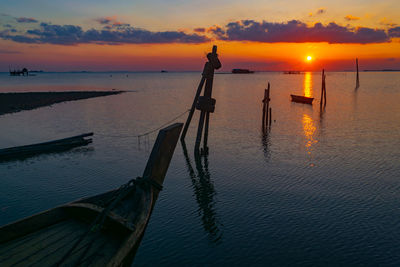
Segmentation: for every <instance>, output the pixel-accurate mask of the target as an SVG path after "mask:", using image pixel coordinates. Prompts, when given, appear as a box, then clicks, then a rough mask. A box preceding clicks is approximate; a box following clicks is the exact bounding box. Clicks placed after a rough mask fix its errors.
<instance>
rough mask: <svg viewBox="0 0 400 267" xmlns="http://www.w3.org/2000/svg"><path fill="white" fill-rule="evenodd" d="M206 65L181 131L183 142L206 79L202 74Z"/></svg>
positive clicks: (205, 65)
mask: <svg viewBox="0 0 400 267" xmlns="http://www.w3.org/2000/svg"><path fill="white" fill-rule="evenodd" d="M207 64H208V62H206V64H204V69H203V77H202V78H201V81H200V83H199V86H198V87H197V91H196V95H195V97H194V100H193V104H192V107H191V108H190V112H189V116H188V118H187V120H186V123H185V127H184V128H183V131H182V135H181V140H182V141H184V140H185V136H186V132H187V130H188V128H189V125H190V122H191V121H192V117H193V113H194V110H195V108H196V103H197V100H198V99H199V96H200V93H201V90H202V89H203V85H204V82H205V81H206V77H205V76H204V73H205V70H206V69H207Z"/></svg>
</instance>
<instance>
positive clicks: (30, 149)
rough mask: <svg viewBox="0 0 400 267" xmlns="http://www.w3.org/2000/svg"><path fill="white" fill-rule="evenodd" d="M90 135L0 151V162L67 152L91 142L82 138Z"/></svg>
mask: <svg viewBox="0 0 400 267" xmlns="http://www.w3.org/2000/svg"><path fill="white" fill-rule="evenodd" d="M92 135H93V133H86V134H81V135H77V136H73V137H68V138H64V139H59V140H54V141H49V142H44V143H39V144H33V145H26V146H18V147H10V148H4V149H0V161H4V160H11V159H14V158H19V157H24V156H29V155H35V154H41V153H48V152H53V151H62V150H68V149H70V148H73V147H77V146H84V145H87V144H90V143H91V142H92V139H84V138H85V137H88V136H92Z"/></svg>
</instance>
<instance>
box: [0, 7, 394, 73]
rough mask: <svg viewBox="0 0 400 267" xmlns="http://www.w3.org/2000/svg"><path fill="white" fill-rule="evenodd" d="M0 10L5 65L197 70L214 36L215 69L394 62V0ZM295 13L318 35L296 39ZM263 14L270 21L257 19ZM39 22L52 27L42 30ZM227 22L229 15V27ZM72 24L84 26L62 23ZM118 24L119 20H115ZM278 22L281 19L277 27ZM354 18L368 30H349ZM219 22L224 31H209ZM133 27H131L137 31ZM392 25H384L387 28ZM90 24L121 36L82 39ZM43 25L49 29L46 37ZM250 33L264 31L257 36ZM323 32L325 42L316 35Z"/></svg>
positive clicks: (1, 66)
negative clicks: (308, 58)
mask: <svg viewBox="0 0 400 267" xmlns="http://www.w3.org/2000/svg"><path fill="white" fill-rule="evenodd" d="M210 5H211V6H212V7H213V8H210ZM2 12H4V13H0V71H7V70H8V68H9V66H11V67H12V68H22V67H27V68H28V69H43V70H45V71H71V70H74V71H80V70H87V71H113V70H114V71H120V70H126V71H159V70H161V69H167V70H171V71H173V70H176V71H192V70H195V71H200V70H201V69H202V67H203V64H204V60H205V55H206V53H207V52H209V51H210V49H211V47H212V45H214V44H216V45H218V53H219V55H220V58H221V61H222V64H223V68H222V70H223V71H229V70H231V69H232V68H249V69H252V70H266V71H273V70H276V71H280V70H310V71H313V70H321V69H322V68H325V69H327V70H352V69H353V68H354V59H355V58H356V57H358V58H359V59H360V68H361V69H383V68H386V69H389V68H391V69H400V26H399V25H400V21H399V20H398V14H399V12H400V3H399V2H398V0H386V1H384V2H382V1H378V0H367V1H364V2H363V4H357V3H349V2H348V1H345V0H337V1H335V2H334V3H328V2H326V3H324V4H323V5H322V4H321V1H317V0H305V1H303V2H302V3H299V2H298V1H293V0H285V1H279V2H269V3H266V2H265V1H262V0H248V1H247V2H246V4H244V2H243V1H239V0H230V1H227V0H221V1H219V2H215V1H211V0H205V1H204V3H203V2H202V4H201V5H200V4H199V3H198V2H195V1H190V0H188V1H185V2H182V1H178V0H171V2H169V3H168V4H167V3H165V1H161V0H151V1H144V0H143V1H142V0H138V1H136V2H135V3H133V2H127V1H120V0H116V1H115V2H113V3H112V4H111V3H110V2H108V1H105V0H98V4H97V5H96V7H93V6H92V5H89V4H88V3H74V4H72V3H70V2H68V1H66V2H63V3H60V4H59V6H58V8H55V7H54V4H53V2H52V1H50V0H37V1H36V2H35V4H33V3H32V2H30V1H27V0H20V1H18V2H10V4H9V5H7V6H6V5H5V6H4V10H2ZM246 20H249V21H251V23H253V24H254V25H255V26H254V28H246V27H247V25H246V24H245V23H246V22H245V21H246ZM294 20H296V21H297V23H298V24H299V25H300V27H297V28H298V29H299V30H303V31H305V33H306V34H308V35H307V36H310V37H312V38H314V39H316V40H314V42H312V40H311V39H310V40H308V39H305V40H303V39H301V36H302V35H301V34H298V33H296V31H291V30H292V29H291V28H290V27H287V26H288V24H290V21H294ZM264 22H265V23H267V24H268V26H262V24H263V23H264ZM42 23H44V24H45V25H53V26H55V27H59V29H57V28H50V29H48V30H46V29H45V27H46V26H43V25H42ZM230 23H231V24H232V23H237V25H235V26H234V27H231V28H229V27H230V26H229V25H230ZM317 23H321V24H320V25H321V26H320V28H321V27H322V30H320V29H318V27H316V25H318V24H317ZM329 23H334V25H333V26H334V27H336V28H338V29H336V28H335V29H334V30H331V31H329V32H328V33H327V32H326V31H327V30H329V26H328V25H329ZM275 24H276V25H275ZM301 24H302V25H303V26H302V25H301ZM71 25H72V26H73V27H79V29H78V30H79V31H82V32H81V33H76V32H75V31H76V28H73V29H70V28H67V27H69V26H71ZM119 25H126V26H125V28H117V27H119ZM238 25H239V26H240V27H242V28H241V29H240V30H237V29H236V28H235V27H237V26H238ZM304 25H306V26H304ZM107 27H108V28H107ZM257 27H258V28H257ZM260 27H261V30H260V29H259V28H260ZM262 27H265V28H262ZM279 27H287V28H286V29H284V30H282V32H279V31H280V28H279ZM360 27H361V28H365V29H367V30H368V31H369V32H368V31H367V33H362V32H361V34H360V36H355V37H354V36H352V34H354V33H357V31H358V30H359V29H361V28H360ZM217 28H220V29H221V30H222V31H224V32H223V33H221V34H219V33H217V32H211V31H210V29H214V30H215V29H217ZM297 28H296V29H297ZM138 29H139V32H135V31H137V30H138ZM195 29H200V31H195ZM201 29H203V30H202V31H201ZM391 29H392V30H393V34H392V35H390V34H389V32H390V30H391ZM91 30H94V31H95V33H96V34H98V35H100V33H101V31H106V32H107V33H111V34H112V33H118V34H120V35H117V36H116V37H115V38H120V39H121V38H122V40H118V41H117V43H118V44H115V45H110V44H109V43H110V42H112V41H113V39H112V38H113V37H107V35H104V36H103V35H102V36H100V37H98V36H97V37H95V38H97V39H90V38H94V37H93V34H91V35H90V34H89V33H90V31H91ZM140 30H143V31H144V36H145V37H144V39H143V40H139V41H138V40H136V39H135V38H136V36H141V34H143V32H140ZM228 30H231V32H229V31H228ZM132 31H133V32H134V33H133V34H132V33H131V32H132ZM336 31H338V32H340V31H342V32H341V35H340V34H339V35H338V37H337V38H336V37H335V36H333V37H332V35H335V33H336ZM379 31H380V32H379ZM159 33H161V34H160V35H157V34H159ZM181 33H183V35H185V36H184V37H185V38H186V37H193V36H194V35H195V37H196V38H197V37H199V38H200V37H204V38H206V39H207V40H206V41H198V42H197V41H187V40H186V41H185V40H183V41H182V39H174V38H175V37H173V36H174V34H175V35H176V34H178V35H179V34H181ZM377 33H381V34H383V35H385V36H387V39H382V37H379V36H378V35H379V34H378V35H377ZM51 34H55V35H56V36H55V37H54V36H53V37H52V36H50V37H49V35H51ZM257 34H259V35H263V34H265V36H264V37H262V38H261V37H260V39H257V38H258V36H257ZM268 34H270V35H268ZM296 34H297V35H296ZM349 35H350V37H349ZM375 35H376V36H378V39H376V38H375V37H376V36H375ZM126 36H128V37H127V39H126V40H124V38H126ZM17 37H18V38H17ZM331 37H332V38H333V41H332V42H331V41H330V42H331V43H328V42H326V41H324V40H325V39H329V40H330V38H331ZM353 37H354V38H353ZM369 37H371V40H369V39H368V38H369ZM35 38H36V39H35ZM68 38H71V39H68ZM74 38H76V40H77V41H75V39H74ZM99 38H100V39H99ZM102 38H103V39H102ZM104 38H109V39H104ZM132 38H133V39H135V40H134V41H132ZM146 38H147V39H146ZM163 38H167V39H168V38H169V39H168V40H167V41H165V40H164V39H163ZM279 38H282V41H280V39H279ZM296 38H297V39H296ZM324 38H325V39H324ZM335 38H336V39H335ZM341 38H344V39H341ZM346 38H347V39H346ZM349 38H350V39H351V38H353V39H354V40H355V41H354V40H353V39H351V40H350V41H349ZM363 38H364V39H363ZM374 38H375V39H374ZM379 38H380V39H379ZM139 39H140V38H139ZM155 39H156V41H154V42H153V40H155ZM292 39H293V40H292ZM12 40H14V41H12ZM98 40H100V42H99V41H98ZM149 40H150V41H149ZM160 40H161V41H160ZM321 40H322V41H321ZM365 40H367V41H365ZM136 42H138V43H136ZM152 42H153V43H152ZM160 42H161V43H160ZM163 42H165V43H163ZM363 42H364V43H365V44H362V43H363ZM59 43H62V44H59ZM308 55H310V56H312V58H313V60H311V61H310V62H306V61H305V58H306V56H308Z"/></svg>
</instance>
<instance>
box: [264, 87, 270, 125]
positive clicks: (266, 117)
mask: <svg viewBox="0 0 400 267" xmlns="http://www.w3.org/2000/svg"><path fill="white" fill-rule="evenodd" d="M270 89H271V86H270V84H269V82H268V89H267V99H266V100H265V101H267V106H266V113H267V114H266V116H265V119H266V120H267V121H266V122H265V125H268V112H269V92H270Z"/></svg>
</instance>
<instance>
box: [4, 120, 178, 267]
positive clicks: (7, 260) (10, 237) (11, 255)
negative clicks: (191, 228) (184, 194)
mask: <svg viewBox="0 0 400 267" xmlns="http://www.w3.org/2000/svg"><path fill="white" fill-rule="evenodd" d="M182 126H183V124H182V123H176V124H173V125H171V126H169V127H167V128H164V129H162V130H160V132H159V134H158V137H157V140H156V142H155V144H154V147H153V150H152V152H151V154H150V158H149V160H148V162H147V165H146V168H145V171H144V173H143V177H142V178H136V179H133V180H131V181H129V182H128V183H127V184H125V185H123V186H121V187H120V188H119V189H116V190H113V191H110V192H107V193H104V194H100V195H97V196H93V197H89V198H85V199H81V200H77V201H74V202H72V203H69V204H65V205H62V206H59V207H56V208H54V209H51V210H47V211H44V212H42V213H39V214H37V215H33V216H31V217H28V218H25V219H22V220H20V221H17V222H14V223H11V224H9V225H6V226H3V227H1V228H0V266H25V265H30V266H130V265H131V263H132V261H133V258H134V256H135V252H136V250H137V248H138V247H139V244H140V241H141V239H142V237H143V234H144V231H145V229H146V226H147V224H148V222H149V219H150V215H151V213H152V210H153V207H154V204H155V202H156V200H157V197H158V193H159V191H160V190H161V189H162V184H163V182H164V177H165V174H166V172H167V169H168V166H169V163H170V161H171V158H172V155H173V153H174V150H175V146H176V143H177V140H178V138H179V134H180V132H181V129H182Z"/></svg>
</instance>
